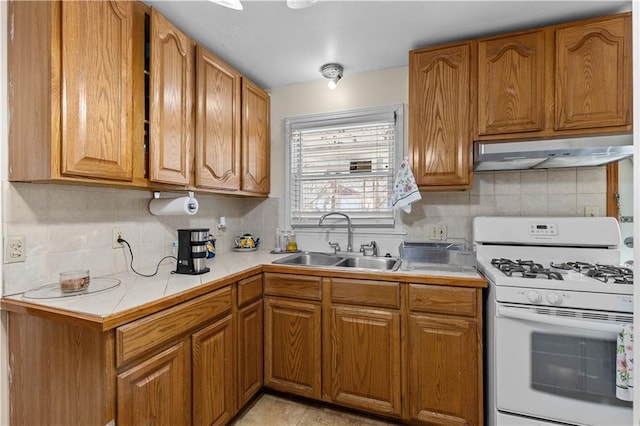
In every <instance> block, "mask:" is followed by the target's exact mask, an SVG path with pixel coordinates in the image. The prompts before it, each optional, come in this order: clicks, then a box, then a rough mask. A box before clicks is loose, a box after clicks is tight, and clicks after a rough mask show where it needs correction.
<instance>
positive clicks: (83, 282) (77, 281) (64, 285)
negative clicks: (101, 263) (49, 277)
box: [60, 270, 90, 293]
mask: <svg viewBox="0 0 640 426" xmlns="http://www.w3.org/2000/svg"><path fill="white" fill-rule="evenodd" d="M89 282H90V276H89V270H78V271H66V272H60V290H62V292H64V293H70V292H74V291H82V290H85V289H86V288H87V287H89Z"/></svg>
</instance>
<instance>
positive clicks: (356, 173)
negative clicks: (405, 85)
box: [285, 105, 403, 228]
mask: <svg viewBox="0 0 640 426" xmlns="http://www.w3.org/2000/svg"><path fill="white" fill-rule="evenodd" d="M402 123H403V114H402V105H394V106H387V107H377V108H368V109H364V110H355V111H345V112H338V113H331V114H316V115H311V116H305V117H295V118H290V119H287V120H285V126H286V139H287V144H288V148H289V149H288V150H287V152H288V153H289V157H288V162H287V174H288V179H287V182H288V184H289V186H288V188H287V191H288V204H289V212H290V218H289V219H290V224H291V227H294V228H295V227H298V228H299V227H304V226H318V221H319V219H320V216H322V215H323V214H325V213H328V212H332V211H339V212H343V213H346V214H348V215H349V216H350V217H351V219H352V222H353V224H354V226H370V227H380V226H388V227H392V226H394V214H393V210H392V207H391V190H392V189H393V180H394V178H395V168H396V159H398V158H400V156H401V152H399V151H398V150H399V149H400V150H401V149H402V141H403V139H402ZM396 141H399V142H398V143H396ZM398 145H399V147H398Z"/></svg>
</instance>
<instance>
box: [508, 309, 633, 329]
mask: <svg viewBox="0 0 640 426" xmlns="http://www.w3.org/2000/svg"><path fill="white" fill-rule="evenodd" d="M498 316H501V317H504V318H511V319H519V320H524V321H531V322H537V323H540V324H549V325H556V326H559V327H571V328H579V329H583V330H589V331H602V332H607V333H616V334H617V333H619V332H620V331H621V330H622V323H615V322H614V323H606V322H595V321H587V320H577V319H572V318H566V317H554V316H551V315H541V314H533V313H531V312H524V311H522V310H521V309H518V308H509V307H506V306H498Z"/></svg>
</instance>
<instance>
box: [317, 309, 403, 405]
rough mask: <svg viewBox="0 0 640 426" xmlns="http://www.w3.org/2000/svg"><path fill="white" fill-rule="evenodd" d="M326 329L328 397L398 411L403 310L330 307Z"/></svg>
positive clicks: (325, 383)
mask: <svg viewBox="0 0 640 426" xmlns="http://www.w3.org/2000/svg"><path fill="white" fill-rule="evenodd" d="M330 321H331V327H330V333H329V334H328V335H325V342H324V345H325V348H328V349H327V352H325V354H326V356H325V361H326V363H325V364H326V365H325V366H324V368H325V376H324V393H325V396H326V397H328V398H329V400H331V401H333V402H336V403H339V404H344V405H349V406H351V407H355V408H360V409H363V410H366V411H370V412H376V413H380V414H385V415H395V416H399V415H400V411H401V405H400V313H399V312H393V311H386V310H377V309H369V308H354V307H343V306H336V307H332V308H331V317H330Z"/></svg>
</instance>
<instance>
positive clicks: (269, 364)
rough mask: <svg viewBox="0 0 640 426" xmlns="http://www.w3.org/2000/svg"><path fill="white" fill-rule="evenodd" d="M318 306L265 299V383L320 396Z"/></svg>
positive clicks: (303, 394) (292, 301) (300, 393)
mask: <svg viewBox="0 0 640 426" xmlns="http://www.w3.org/2000/svg"><path fill="white" fill-rule="evenodd" d="M321 309H322V308H321V306H320V304H319V303H313V302H306V301H305V302H301V301H297V300H287V299H280V298H273V297H266V298H265V328H264V331H265V336H264V339H265V342H264V343H265V359H264V383H265V385H266V386H269V387H271V388H273V389H276V390H280V391H283V392H289V393H292V394H296V395H300V396H305V397H309V398H315V399H320V397H321V394H320V392H321V389H320V380H321V379H320V367H321V365H322V364H321V356H320V350H321V337H320V334H321V331H320V329H321V323H320V321H321Z"/></svg>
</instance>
